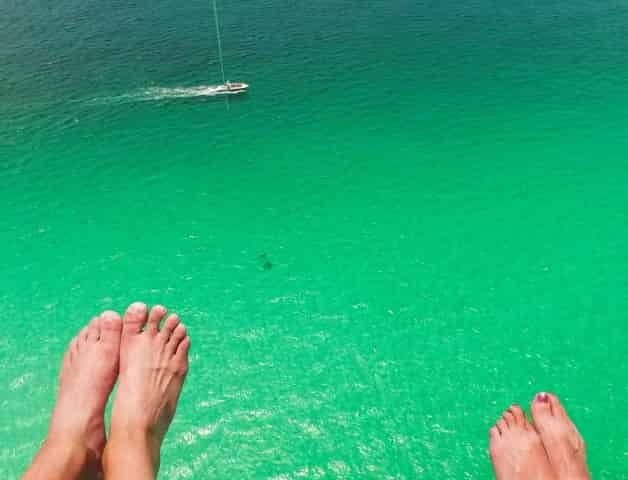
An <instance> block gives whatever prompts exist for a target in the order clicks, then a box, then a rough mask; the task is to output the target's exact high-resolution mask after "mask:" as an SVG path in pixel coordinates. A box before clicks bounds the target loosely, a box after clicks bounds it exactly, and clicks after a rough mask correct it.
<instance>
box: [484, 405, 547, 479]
mask: <svg viewBox="0 0 628 480" xmlns="http://www.w3.org/2000/svg"><path fill="white" fill-rule="evenodd" d="M489 436H490V447H489V452H490V455H491V462H492V463H493V469H494V470H495V478H496V480H555V478H556V477H555V475H554V472H553V470H552V467H551V465H550V462H549V459H548V458H547V454H546V453H545V449H544V448H543V443H542V442H541V437H540V436H539V434H538V433H537V432H536V430H534V427H533V426H532V425H531V424H530V422H528V419H527V417H526V415H525V413H524V412H523V410H521V408H520V407H519V406H517V405H512V406H511V407H510V408H509V409H508V410H506V411H505V412H504V414H503V416H502V418H500V419H499V420H498V421H497V423H496V424H495V425H494V426H493V427H492V428H491V429H490V431H489Z"/></svg>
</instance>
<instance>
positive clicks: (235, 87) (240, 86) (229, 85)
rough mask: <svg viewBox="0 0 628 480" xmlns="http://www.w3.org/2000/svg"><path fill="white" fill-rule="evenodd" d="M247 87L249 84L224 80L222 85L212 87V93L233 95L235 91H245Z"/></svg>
mask: <svg viewBox="0 0 628 480" xmlns="http://www.w3.org/2000/svg"><path fill="white" fill-rule="evenodd" d="M248 88H249V86H248V84H246V83H241V82H225V83H223V84H222V85H216V87H214V93H215V94H216V95H235V94H237V93H244V92H246V91H247V90H248Z"/></svg>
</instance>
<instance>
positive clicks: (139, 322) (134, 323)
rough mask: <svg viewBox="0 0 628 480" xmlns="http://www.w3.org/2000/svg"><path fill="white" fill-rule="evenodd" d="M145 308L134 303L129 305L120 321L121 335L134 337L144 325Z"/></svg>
mask: <svg viewBox="0 0 628 480" xmlns="http://www.w3.org/2000/svg"><path fill="white" fill-rule="evenodd" d="M147 310H148V309H147V308H146V305H145V304H144V303H141V302H135V303H132V304H131V305H129V308H127V310H126V312H125V313H124V320H123V321H122V335H135V334H138V333H140V332H141V331H142V328H144V325H146V314H147Z"/></svg>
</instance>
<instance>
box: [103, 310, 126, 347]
mask: <svg viewBox="0 0 628 480" xmlns="http://www.w3.org/2000/svg"><path fill="white" fill-rule="evenodd" d="M100 318H101V322H100V340H101V341H102V342H105V343H110V344H119V343H120V334H121V333H122V320H121V319H120V315H118V314H117V312H113V311H111V310H107V311H106V312H103V313H102V314H101V315H100Z"/></svg>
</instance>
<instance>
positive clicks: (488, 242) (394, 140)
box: [0, 0, 628, 480]
mask: <svg viewBox="0 0 628 480" xmlns="http://www.w3.org/2000/svg"><path fill="white" fill-rule="evenodd" d="M48 4H49V5H48ZM219 9H220V11H221V26H222V30H223V45H224V49H225V52H224V53H225V61H226V70H227V76H228V78H231V79H232V80H241V81H246V82H248V83H250V84H251V91H250V94H249V95H248V96H246V97H244V98H237V99H236V98H233V99H231V101H230V103H229V105H227V104H226V103H225V101H224V99H217V98H209V97H194V96H192V95H191V92H192V90H186V89H190V88H192V87H198V86H201V85H208V84H209V85H211V84H215V83H218V82H219V81H220V68H219V65H218V63H217V49H216V40H215V37H214V30H213V28H214V27H213V18H212V17H211V16H210V15H211V10H210V4H208V3H207V2H205V1H200V0H189V1H187V2H177V1H174V0H158V1H156V2H148V1H146V0H139V1H136V2H125V1H119V0H112V1H109V2H95V1H91V0H88V1H85V0H81V1H78V0H62V1H59V2H52V3H51V2H35V1H32V0H28V1H23V2H17V1H14V0H4V1H2V2H0V213H1V215H0V245H1V248H0V269H1V270H0V274H1V275H0V307H1V309H2V333H1V334H0V367H1V368H0V388H1V391H2V394H1V396H0V478H7V479H13V478H18V476H19V474H20V472H21V471H22V470H23V469H24V468H25V466H26V465H27V464H28V462H29V460H30V458H31V457H32V455H33V454H34V452H35V451H36V449H37V446H38V444H39V442H40V441H41V439H42V438H43V435H44V434H45V431H46V426H47V421H48V415H49V412H50V409H51V406H52V404H53V401H54V393H55V389H56V375H57V372H58V364H59V360H60V358H61V355H62V352H63V350H64V349H65V346H66V344H67V342H68V341H69V340H70V338H71V337H72V335H74V333H75V332H76V331H77V329H79V327H81V326H82V325H83V324H84V323H85V322H86V321H88V320H89V319H90V318H91V316H92V315H94V314H95V313H98V312H99V311H102V310H104V309H116V310H122V309H124V308H125V306H126V305H127V304H129V303H130V302H132V301H134V300H143V301H145V302H148V303H151V304H153V303H157V302H159V303H163V304H165V305H166V306H168V307H169V308H171V309H173V310H176V311H178V312H179V313H180V315H181V317H182V319H183V321H184V322H185V323H186V324H187V325H188V327H189V330H190V332H191V335H192V339H193V349H192V357H191V362H192V364H191V372H190V375H189V377H188V381H187V384H186V387H185V390H184V394H183V396H182V400H181V404H180V409H179V413H178V416H177V418H176V419H175V422H174V424H173V426H172V429H171V432H170V434H169V436H168V437H167V440H166V444H165V446H164V452H163V454H164V459H163V467H162V472H161V473H162V474H161V478H164V479H205V478H218V479H247V478H251V479H253V478H255V479H275V480H279V479H282V480H284V479H301V478H306V479H307V478H310V479H316V478H330V479H332V478H338V479H355V478H373V479H413V478H425V479H443V478H452V479H462V478H469V479H475V478H490V463H489V461H488V456H487V453H486V450H487V430H488V428H489V426H490V425H491V423H492V422H494V421H495V419H496V418H497V416H498V415H499V414H500V413H501V411H502V410H503V409H504V408H505V407H507V406H508V405H509V404H510V403H511V402H519V403H521V404H524V405H527V403H528V402H529V401H530V399H531V398H532V397H533V395H534V394H535V393H536V392H537V391H539V390H549V391H555V392H557V393H559V394H560V395H561V396H562V397H563V398H564V401H565V403H566V404H567V406H568V408H569V410H570V412H571V414H572V415H573V417H574V419H575V420H576V421H577V423H578V425H579V427H580V430H581V432H582V433H583V435H584V436H585V438H586V440H587V442H588V447H589V458H590V465H591V469H592V471H593V473H594V477H595V478H598V479H619V478H627V477H626V475H628V474H627V473H626V472H628V442H627V440H626V439H627V438H628V423H626V421H625V413H626V411H628V400H627V399H628V387H627V385H628V369H627V368H626V367H627V365H626V357H627V351H628V348H627V347H626V345H627V343H628V330H627V328H626V321H627V320H628V313H627V312H628V250H627V247H628V188H627V185H628V168H627V167H628V130H627V129H626V119H627V118H628V57H627V56H626V52H628V36H627V35H626V25H627V24H628V3H626V2H625V1H608V2H594V1H588V0H587V1H585V0H575V1H569V2H567V1H564V0H548V1H545V2H537V1H527V2H514V1H508V2H501V3H500V2H491V1H488V0H469V1H466V2H456V1H453V0H444V1H440V2H435V1H418V2H414V1H408V0H392V1H381V0H372V1H371V0H369V1H366V2H356V1H349V0H322V1H319V2H304V1H301V0H293V1H282V0H262V1H251V0H244V1H241V2H233V1H231V0H221V1H220V2H219ZM173 89H175V90H173ZM262 255H265V257H263V258H261V257H260V256H262ZM266 261H268V262H270V264H272V268H268V267H269V266H270V265H267V266H266V268H264V263H265V262H266Z"/></svg>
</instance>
